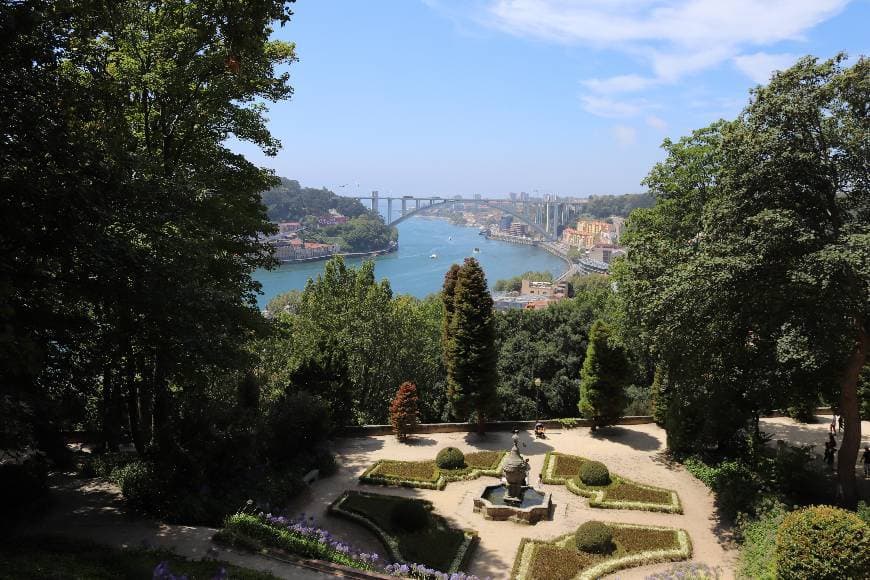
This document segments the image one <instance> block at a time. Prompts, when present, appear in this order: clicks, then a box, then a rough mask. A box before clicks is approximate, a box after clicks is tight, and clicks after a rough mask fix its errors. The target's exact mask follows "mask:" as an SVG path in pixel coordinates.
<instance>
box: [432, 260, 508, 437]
mask: <svg viewBox="0 0 870 580" xmlns="http://www.w3.org/2000/svg"><path fill="white" fill-rule="evenodd" d="M453 271H454V268H451V270H450V272H448V275H447V277H445V291H444V294H443V298H444V306H445V311H446V312H445V317H449V320H450V322H449V327H447V328H448V330H447V332H446V333H445V337H446V339H445V342H444V360H445V366H446V367H447V395H448V398H449V399H450V404H451V406H452V407H453V412H454V414H456V415H457V416H460V417H468V416H470V415H472V414H473V415H474V416H475V418H476V420H477V424H478V432H480V433H483V431H484V428H485V424H486V416H487V414H489V413H490V412H492V410H493V409H494V408H495V406H496V402H497V401H496V384H497V383H498V375H497V370H496V359H497V356H498V353H497V351H496V348H495V325H494V320H493V314H492V304H493V302H492V295H491V294H490V292H489V288H488V287H487V283H486V277H485V276H484V273H483V269H482V268H481V267H480V264H479V263H478V262H477V260H475V259H474V258H466V259H465V263H464V264H463V265H462V267H460V268H456V277H455V286H453V287H452V290H453V292H452V293H453V300H452V302H451V301H450V289H449V285H450V283H451V281H452V272H453Z"/></svg>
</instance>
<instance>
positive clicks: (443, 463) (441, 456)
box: [435, 447, 465, 469]
mask: <svg viewBox="0 0 870 580" xmlns="http://www.w3.org/2000/svg"><path fill="white" fill-rule="evenodd" d="M435 464H436V465H437V466H438V467H440V468H441V469H461V468H463V467H465V455H464V454H463V453H462V451H460V450H459V449H457V448H456V447H445V448H444V449H442V450H441V451H439V452H438V455H437V456H436V457H435Z"/></svg>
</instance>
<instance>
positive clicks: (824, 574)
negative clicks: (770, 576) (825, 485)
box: [775, 506, 870, 580]
mask: <svg viewBox="0 0 870 580" xmlns="http://www.w3.org/2000/svg"><path fill="white" fill-rule="evenodd" d="M775 554H776V556H775V558H776V575H777V578H778V579H782V580H798V579H803V578H814V579H816V578H817V579H818V580H828V579H830V580H833V579H835V578H861V577H864V576H865V575H866V574H867V572H868V570H870V528H868V526H867V524H866V523H865V522H864V521H863V520H861V518H859V517H858V516H857V515H855V514H854V513H852V512H849V511H846V510H843V509H840V508H834V507H829V506H814V507H809V508H804V509H801V510H797V511H794V512H792V513H790V514H788V515H787V516H785V518H784V519H783V521H782V524H781V525H780V527H779V531H778V532H777V536H776V550H775Z"/></svg>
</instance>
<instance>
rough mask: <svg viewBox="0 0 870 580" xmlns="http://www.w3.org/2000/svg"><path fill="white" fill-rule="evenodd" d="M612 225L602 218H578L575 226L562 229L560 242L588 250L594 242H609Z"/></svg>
mask: <svg viewBox="0 0 870 580" xmlns="http://www.w3.org/2000/svg"><path fill="white" fill-rule="evenodd" d="M611 231H612V225H611V224H609V223H607V222H605V221H603V220H580V221H578V222H577V227H576V228H565V229H564V230H562V242H563V243H565V244H567V245H568V246H569V247H572V248H582V249H586V250H588V249H589V248H591V247H593V246H594V245H596V244H601V243H607V244H609V243H611Z"/></svg>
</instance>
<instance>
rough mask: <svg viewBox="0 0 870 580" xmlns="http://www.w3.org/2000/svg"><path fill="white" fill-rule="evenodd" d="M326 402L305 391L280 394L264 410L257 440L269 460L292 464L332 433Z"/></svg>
mask: <svg viewBox="0 0 870 580" xmlns="http://www.w3.org/2000/svg"><path fill="white" fill-rule="evenodd" d="M331 417H332V415H331V413H330V410H329V407H328V405H327V404H326V403H325V402H324V401H323V400H322V399H321V398H320V397H317V396H315V395H313V394H311V393H310V392H308V391H299V392H296V393H289V394H285V395H282V396H281V397H280V398H279V399H277V400H275V401H273V402H272V403H271V404H270V405H269V406H268V408H267V409H266V414H265V417H264V420H263V425H262V427H261V430H260V439H261V442H262V444H263V445H264V447H265V455H266V456H267V457H268V458H269V461H271V462H274V463H277V464H285V463H292V462H293V461H294V460H296V459H298V458H299V456H300V455H301V454H304V453H306V452H311V451H314V450H315V449H316V448H317V446H318V445H319V444H320V443H321V442H323V441H324V440H325V439H326V438H327V437H328V436H329V435H330V434H331V433H332V424H331Z"/></svg>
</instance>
